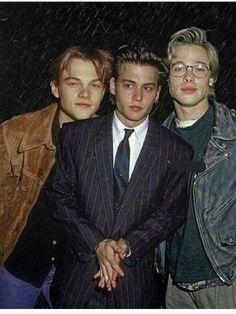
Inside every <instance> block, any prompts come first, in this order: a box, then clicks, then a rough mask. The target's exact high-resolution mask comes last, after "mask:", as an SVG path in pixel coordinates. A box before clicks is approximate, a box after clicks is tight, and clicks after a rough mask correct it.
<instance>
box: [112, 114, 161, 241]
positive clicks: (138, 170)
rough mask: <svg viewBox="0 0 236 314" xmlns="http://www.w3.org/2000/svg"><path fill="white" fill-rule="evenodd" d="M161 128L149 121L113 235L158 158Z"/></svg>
mask: <svg viewBox="0 0 236 314" xmlns="http://www.w3.org/2000/svg"><path fill="white" fill-rule="evenodd" d="M160 130H161V128H160V126H159V125H158V123H157V122H154V121H153V120H150V121H149V126H148V131H147V135H146V138H145V141H144V143H143V147H142V150H141V152H140V154H139V157H138V160H137V162H136V165H135V168H134V170H133V173H132V176H131V178H130V181H129V183H128V186H127V189H126V192H125V195H124V198H123V200H122V204H121V206H120V210H119V212H118V214H117V217H116V221H115V224H114V227H113V231H112V234H113V235H115V234H116V233H117V232H118V231H119V229H120V227H121V225H122V223H123V222H124V220H125V219H126V216H127V214H128V212H129V211H130V209H131V207H132V203H133V201H134V200H135V198H136V197H137V196H138V194H139V192H140V190H141V189H142V187H143V185H144V184H145V181H146V179H147V178H148V177H149V176H150V173H151V171H152V168H153V166H154V165H155V163H156V160H157V158H158V155H159V154H158V152H160V148H161V145H160V143H161V132H160Z"/></svg>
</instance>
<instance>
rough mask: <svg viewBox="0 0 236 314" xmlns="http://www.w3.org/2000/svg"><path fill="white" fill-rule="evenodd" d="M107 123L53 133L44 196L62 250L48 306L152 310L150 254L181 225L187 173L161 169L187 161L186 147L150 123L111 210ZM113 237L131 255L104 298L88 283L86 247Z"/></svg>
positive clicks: (90, 257) (92, 264)
mask: <svg viewBox="0 0 236 314" xmlns="http://www.w3.org/2000/svg"><path fill="white" fill-rule="evenodd" d="M112 118H113V114H108V115H106V116H103V117H99V118H95V119H90V120H84V121H77V122H72V123H68V124H66V125H64V127H63V129H62V132H61V135H60V142H59V145H58V150H57V153H58V155H57V161H56V165H55V169H54V173H53V175H52V176H51V180H50V183H49V186H48V195H49V198H50V199H51V200H53V201H54V202H55V205H56V206H55V207H56V212H55V218H57V219H58V220H59V221H61V222H62V223H63V224H64V230H65V234H66V235H67V237H68V239H69V246H68V250H67V251H66V252H64V259H63V261H61V262H60V263H58V265H57V271H56V274H55V280H54V282H53V284H52V287H51V297H52V303H53V306H54V307H56V308H107V307H113V306H114V307H115V306H116V307H118V308H152V307H155V301H157V299H158V292H157V281H156V279H155V274H154V264H153V260H154V252H153V251H154V248H155V247H156V246H157V245H158V244H159V243H160V242H161V241H163V240H164V239H166V238H167V237H169V236H170V235H171V234H172V233H173V232H174V231H175V230H176V229H177V228H178V227H179V226H180V225H181V224H182V223H183V222H184V219H185V214H186V208H187V207H186V200H187V182H188V177H189V174H187V173H186V172H181V171H171V170H170V167H169V165H170V164H171V163H173V162H174V161H175V160H181V159H186V160H189V159H191V158H192V149H191V147H190V146H189V145H188V144H186V143H185V142H184V141H183V140H182V139H181V138H179V137H177V136H176V135H174V134H172V133H170V131H169V130H167V129H165V128H164V127H162V126H160V125H159V124H158V123H157V122H154V121H153V120H151V119H149V126H148V131H147V135H146V138H145V141H144V144H143V147H142V150H141V152H140V155H139V157H138V160H137V162H136V165H135V168H134V171H133V173H132V176H131V178H130V181H129V183H128V186H127V190H126V193H125V195H124V198H123V201H122V204H121V206H120V209H119V210H118V212H115V211H114V205H113V152H112V150H113V144H112ZM120 237H124V238H125V239H127V240H128V241H129V244H130V247H131V251H132V254H131V257H129V258H127V259H126V261H125V262H122V268H123V269H124V272H125V276H124V277H123V278H121V279H120V280H119V283H118V287H117V288H116V289H114V290H113V292H112V293H106V292H104V291H102V290H99V289H98V288H97V287H96V282H94V281H93V280H92V277H93V275H94V274H95V272H96V271H97V270H98V266H97V262H96V257H95V254H94V248H95V247H96V245H97V244H98V243H99V242H100V241H102V240H103V239H105V238H112V239H114V240H118V239H119V238H120ZM111 300H113V301H112V302H111ZM113 302H115V303H113ZM114 304H116V305H114Z"/></svg>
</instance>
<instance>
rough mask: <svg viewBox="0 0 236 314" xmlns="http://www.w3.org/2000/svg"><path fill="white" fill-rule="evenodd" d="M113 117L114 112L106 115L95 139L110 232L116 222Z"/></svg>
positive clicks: (102, 193) (100, 180)
mask: <svg viewBox="0 0 236 314" xmlns="http://www.w3.org/2000/svg"><path fill="white" fill-rule="evenodd" d="M112 117H113V115H112V114H110V115H107V116H105V118H104V120H103V123H102V124H101V127H100V129H99V131H98V134H97V136H96V140H95V155H96V164H97V171H98V177H99V185H100V191H101V196H102V201H103V204H104V210H105V216H106V221H107V228H108V232H109V234H110V233H111V230H112V226H113V224H114V210H113V208H114V200H113V197H114V195H113V142H112Z"/></svg>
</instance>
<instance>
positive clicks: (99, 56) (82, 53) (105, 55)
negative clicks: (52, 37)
mask: <svg viewBox="0 0 236 314" xmlns="http://www.w3.org/2000/svg"><path fill="white" fill-rule="evenodd" d="M73 59H82V60H84V61H91V62H92V63H93V64H94V66H95V69H96V72H97V74H98V77H99V79H100V80H101V81H102V82H103V84H104V85H107V84H108V82H109V80H110V78H111V73H112V62H113V56H112V54H111V53H110V52H109V51H107V50H103V49H97V48H92V47H84V46H74V47H71V48H68V49H66V50H65V51H64V52H63V53H61V54H60V55H59V56H58V57H57V58H56V59H55V60H54V62H53V63H52V65H51V68H50V72H51V75H52V80H55V81H56V82H58V81H59V79H60V77H61V75H62V73H63V71H64V70H65V69H66V70H68V69H69V68H70V64H71V61H72V60H73Z"/></svg>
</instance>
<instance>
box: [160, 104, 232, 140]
mask: <svg viewBox="0 0 236 314" xmlns="http://www.w3.org/2000/svg"><path fill="white" fill-rule="evenodd" d="M211 105H213V107H214V117H215V123H214V130H213V134H212V137H213V138H219V139H224V140H234V139H235V138H236V123H235V118H236V112H235V110H230V109H228V108H227V107H226V106H225V105H223V104H221V103H218V102H217V101H214V102H213V103H212V104H211ZM174 118H175V113H174V112H172V113H171V114H170V115H169V116H168V117H167V119H166V120H165V121H164V122H163V126H165V127H167V128H170V126H171V123H172V121H173V119H174Z"/></svg>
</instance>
